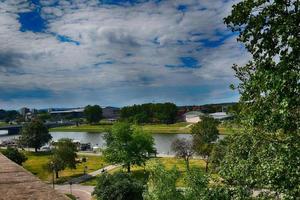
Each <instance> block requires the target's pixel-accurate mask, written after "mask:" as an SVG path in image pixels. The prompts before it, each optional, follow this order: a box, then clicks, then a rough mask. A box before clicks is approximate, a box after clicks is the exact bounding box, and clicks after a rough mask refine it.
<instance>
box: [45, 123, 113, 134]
mask: <svg viewBox="0 0 300 200" xmlns="http://www.w3.org/2000/svg"><path fill="white" fill-rule="evenodd" d="M111 126H112V125H111V124H97V125H89V124H84V125H80V126H64V127H57V128H51V129H50V131H51V132H55V131H62V132H72V131H74V132H89V133H101V132H105V131H107V130H109V129H110V128H111Z"/></svg>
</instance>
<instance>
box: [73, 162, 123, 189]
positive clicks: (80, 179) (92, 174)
mask: <svg viewBox="0 0 300 200" xmlns="http://www.w3.org/2000/svg"><path fill="white" fill-rule="evenodd" d="M119 166H120V165H108V166H106V167H104V168H101V169H98V170H96V171H93V172H90V173H88V174H85V175H83V176H80V177H77V178H73V179H71V180H69V181H68V182H72V183H73V184H78V183H82V182H84V181H87V180H89V179H91V178H93V177H95V176H97V175H99V174H102V173H103V172H105V171H110V170H113V169H115V168H117V167H119Z"/></svg>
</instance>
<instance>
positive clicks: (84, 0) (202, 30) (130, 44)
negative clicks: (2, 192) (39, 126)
mask: <svg viewBox="0 0 300 200" xmlns="http://www.w3.org/2000/svg"><path fill="white" fill-rule="evenodd" d="M236 2H237V1H235V0H31V1H29V0H26V1H25V0H0V108H6V109H9V108H19V107H22V106H28V107H36V108H41V107H74V106H84V105H86V104H100V105H102V106H107V105H112V106H123V105H130V104H134V103H144V102H166V101H168V102H174V103H176V104H178V105H187V104H204V103H216V102H230V101H236V100H238V98H239V96H238V94H237V93H236V92H234V91H231V90H230V89H229V84H230V83H236V82H237V80H236V79H235V78H234V72H233V71H232V69H231V66H232V64H233V63H237V64H243V63H245V62H246V61H247V60H248V59H249V55H248V54H247V53H246V52H245V50H244V48H243V46H242V45H241V44H238V43H237V42H236V35H234V34H233V33H231V32H230V31H229V30H228V29H227V28H226V26H225V25H224V24H223V18H224V17H225V16H227V15H228V14H229V13H230V10H231V6H232V5H233V4H234V3H236Z"/></svg>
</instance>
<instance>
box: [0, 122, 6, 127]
mask: <svg viewBox="0 0 300 200" xmlns="http://www.w3.org/2000/svg"><path fill="white" fill-rule="evenodd" d="M7 125H8V124H7V123H6V122H0V127H1V126H7Z"/></svg>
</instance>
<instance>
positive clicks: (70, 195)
mask: <svg viewBox="0 0 300 200" xmlns="http://www.w3.org/2000/svg"><path fill="white" fill-rule="evenodd" d="M65 195H66V196H67V197H69V198H70V199H71V200H76V197H75V196H74V195H73V194H69V193H68V194H65Z"/></svg>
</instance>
